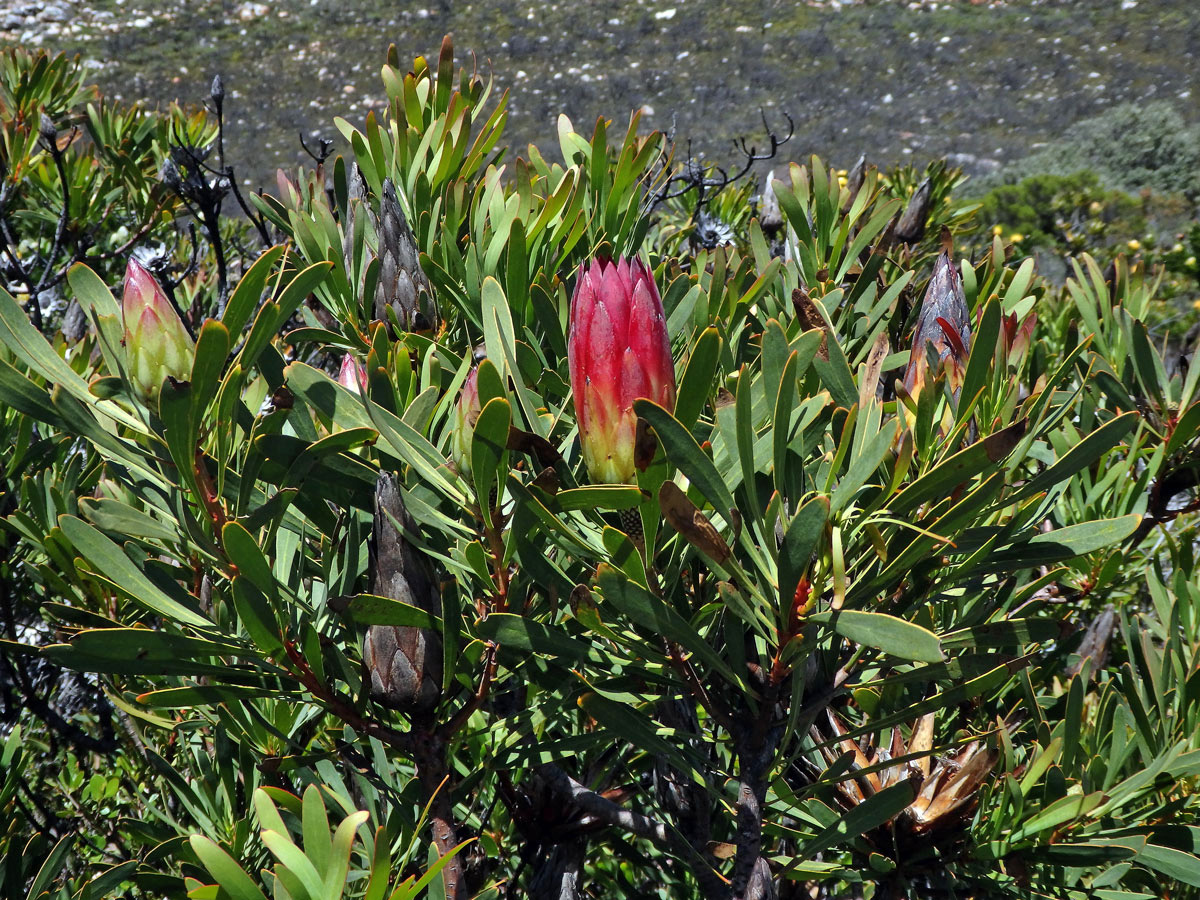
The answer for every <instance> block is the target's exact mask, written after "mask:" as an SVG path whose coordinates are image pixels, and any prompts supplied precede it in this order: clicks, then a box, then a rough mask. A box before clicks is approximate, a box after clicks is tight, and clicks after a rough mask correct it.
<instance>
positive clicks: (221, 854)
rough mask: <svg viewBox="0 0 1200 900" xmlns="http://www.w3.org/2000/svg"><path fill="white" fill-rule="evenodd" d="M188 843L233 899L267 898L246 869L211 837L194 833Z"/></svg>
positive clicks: (257, 899) (264, 899) (262, 899)
mask: <svg viewBox="0 0 1200 900" xmlns="http://www.w3.org/2000/svg"><path fill="white" fill-rule="evenodd" d="M188 843H190V844H191V847H192V852H194V853H195V854H196V857H197V858H198V859H199V860H200V862H201V863H203V864H204V868H206V869H208V873H209V874H210V875H212V877H213V878H215V879H216V880H217V883H218V884H219V885H221V887H222V889H224V890H225V891H226V892H228V894H229V896H230V897H231V898H233V900H267V898H266V895H264V894H263V892H262V891H260V890H259V889H258V885H256V884H255V883H254V881H253V880H252V879H251V878H250V876H249V875H247V874H246V872H245V870H244V869H242V867H241V866H239V865H238V864H237V862H235V861H234V859H233V857H232V856H230V855H229V854H228V853H226V852H225V851H224V850H222V849H221V848H220V847H219V846H217V844H216V842H214V841H213V840H212V839H211V838H207V837H205V836H204V835H201V834H193V835H192V836H191V837H190V838H188Z"/></svg>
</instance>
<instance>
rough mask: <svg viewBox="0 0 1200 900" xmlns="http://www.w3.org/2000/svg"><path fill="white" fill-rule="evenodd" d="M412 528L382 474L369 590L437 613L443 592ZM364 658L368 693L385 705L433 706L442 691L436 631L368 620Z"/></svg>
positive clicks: (401, 707)
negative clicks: (410, 535)
mask: <svg viewBox="0 0 1200 900" xmlns="http://www.w3.org/2000/svg"><path fill="white" fill-rule="evenodd" d="M415 530H416V524H415V523H414V522H413V520H412V518H411V517H410V516H409V514H408V510H407V509H406V508H405V506H404V499H403V497H402V495H401V493H400V489H399V487H397V485H396V483H395V481H394V480H393V479H392V477H391V475H388V474H387V473H384V474H383V475H381V476H380V478H379V482H378V484H377V485H376V487H375V523H374V529H373V533H372V535H371V543H370V548H371V592H372V593H374V594H377V595H379V596H381V597H388V598H390V599H392V600H399V601H401V602H403V603H406V604H408V605H410V606H415V607H417V608H419V609H423V610H424V611H425V612H427V613H430V614H432V615H435V616H440V615H441V614H442V603H441V596H440V594H439V593H438V588H437V581H436V580H435V578H434V574H433V568H432V566H431V565H430V562H429V559H428V558H427V557H426V556H425V555H424V553H422V552H421V550H420V549H419V548H417V547H416V546H414V545H413V544H412V542H411V541H409V540H408V538H407V537H405V535H404V531H415ZM363 661H364V662H365V663H366V666H367V670H368V671H369V672H370V677H371V693H372V695H373V696H374V697H375V698H376V699H377V700H378V701H379V702H380V703H383V704H384V705H385V706H389V707H391V708H392V709H397V710H400V711H402V712H410V713H411V712H420V711H427V710H430V709H432V708H433V707H435V706H436V705H437V703H438V700H439V698H440V697H441V690H442V642H441V639H440V638H439V636H438V634H437V632H436V631H433V630H431V629H426V628H417V627H414V626H396V625H372V626H371V627H370V628H369V629H368V630H367V638H366V642H365V645H364V647H363Z"/></svg>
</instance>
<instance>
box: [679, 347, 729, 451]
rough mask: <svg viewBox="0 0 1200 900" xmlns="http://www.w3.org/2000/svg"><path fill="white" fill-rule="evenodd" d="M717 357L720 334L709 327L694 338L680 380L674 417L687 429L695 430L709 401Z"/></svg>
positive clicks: (719, 350) (718, 354) (719, 349)
mask: <svg viewBox="0 0 1200 900" xmlns="http://www.w3.org/2000/svg"><path fill="white" fill-rule="evenodd" d="M720 358H721V333H720V332H719V331H717V329H716V328H714V327H712V326H711V325H710V326H709V327H708V328H705V329H704V331H702V332H701V333H700V337H699V338H697V339H696V343H695V345H693V347H692V353H691V356H689V357H688V361H687V365H686V366H685V367H684V369H683V378H682V379H681V380H680V382H679V398H678V399H677V400H676V401H675V418H676V419H677V420H678V421H679V423H680V424H681V425H682V426H683V427H684V428H686V429H691V428H694V427H695V425H696V420H697V419H699V418H700V413H701V411H703V409H704V404H705V403H707V402H708V397H709V394H710V393H711V392H712V388H713V378H714V377H715V376H716V372H717V363H718V361H719V360H720Z"/></svg>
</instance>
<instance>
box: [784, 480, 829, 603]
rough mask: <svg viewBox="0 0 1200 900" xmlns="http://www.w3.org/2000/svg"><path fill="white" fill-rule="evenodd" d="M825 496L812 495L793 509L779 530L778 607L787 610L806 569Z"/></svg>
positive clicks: (821, 527)
mask: <svg viewBox="0 0 1200 900" xmlns="http://www.w3.org/2000/svg"><path fill="white" fill-rule="evenodd" d="M828 518H829V498H828V497H820V496H819V497H814V498H813V499H812V500H809V501H808V502H807V503H805V504H804V505H803V506H802V507H800V509H798V510H797V511H796V515H794V516H793V517H792V520H791V521H790V522H788V524H787V528H786V529H785V530H784V533H783V545H782V546H781V547H780V548H779V608H780V610H785V611H786V610H790V609H791V603H792V598H793V597H794V596H795V595H796V586H797V585H798V584H799V583H800V578H801V577H802V576H803V575H804V573H805V571H807V569H808V566H809V562H810V561H811V560H812V555H813V551H814V550H815V549H816V547H817V542H818V541H819V540H820V539H821V536H822V535H823V534H824V533H825V522H826V521H827V520H828Z"/></svg>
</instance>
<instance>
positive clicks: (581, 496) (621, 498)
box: [554, 484, 644, 511]
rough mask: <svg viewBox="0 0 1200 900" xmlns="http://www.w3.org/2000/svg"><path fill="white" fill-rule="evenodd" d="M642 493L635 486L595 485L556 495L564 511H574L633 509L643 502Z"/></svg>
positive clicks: (557, 501)
mask: <svg viewBox="0 0 1200 900" xmlns="http://www.w3.org/2000/svg"><path fill="white" fill-rule="evenodd" d="M643 499H644V498H643V496H642V491H641V489H640V488H638V486H637V485H633V484H594V485H585V486H584V487H578V488H569V489H568V490H565V491H559V492H558V493H556V494H555V495H554V502H555V503H556V504H557V505H558V508H559V509H562V510H564V511H566V510H572V509H611V510H621V509H633V508H634V507H636V506H637V505H638V504H639V503H641V502H642V500H643Z"/></svg>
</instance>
